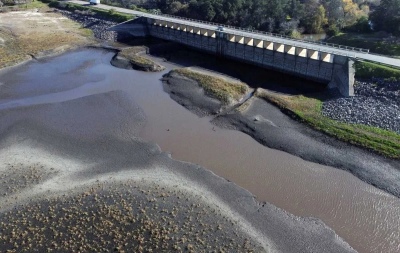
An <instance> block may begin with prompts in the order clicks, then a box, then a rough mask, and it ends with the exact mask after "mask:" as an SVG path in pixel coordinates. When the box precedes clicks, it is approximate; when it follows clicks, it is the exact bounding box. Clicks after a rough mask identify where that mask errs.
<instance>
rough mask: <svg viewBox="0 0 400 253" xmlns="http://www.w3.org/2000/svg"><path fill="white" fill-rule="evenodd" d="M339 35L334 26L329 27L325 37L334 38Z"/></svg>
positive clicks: (338, 30) (337, 29)
mask: <svg viewBox="0 0 400 253" xmlns="http://www.w3.org/2000/svg"><path fill="white" fill-rule="evenodd" d="M339 33H340V29H339V28H338V27H337V26H336V25H330V26H329V28H328V30H326V35H328V37H333V36H336V35H338V34H339Z"/></svg>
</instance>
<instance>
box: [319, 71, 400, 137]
mask: <svg viewBox="0 0 400 253" xmlns="http://www.w3.org/2000/svg"><path fill="white" fill-rule="evenodd" d="M354 92H355V96H354V97H347V98H334V99H331V100H328V101H326V102H324V104H323V107H322V109H323V110H322V113H323V114H324V115H325V116H328V117H330V118H332V119H335V120H339V121H343V122H346V123H355V124H364V125H368V126H374V127H380V128H382V129H386V130H391V131H395V132H398V133H400V82H390V81H385V80H383V79H376V78H375V79H371V80H369V81H356V83H355V85H354Z"/></svg>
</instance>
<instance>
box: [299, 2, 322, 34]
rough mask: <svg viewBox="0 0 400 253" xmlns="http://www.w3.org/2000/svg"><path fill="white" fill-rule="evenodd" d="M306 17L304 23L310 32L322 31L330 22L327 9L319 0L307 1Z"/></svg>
mask: <svg viewBox="0 0 400 253" xmlns="http://www.w3.org/2000/svg"><path fill="white" fill-rule="evenodd" d="M305 5H306V8H305V14H304V15H305V17H304V18H303V20H302V24H303V26H304V28H305V29H306V32H308V33H320V32H322V30H323V26H325V25H326V24H327V23H328V20H327V18H326V11H325V8H324V6H322V5H321V4H320V3H319V1H318V0H309V1H307V2H306V3H305Z"/></svg>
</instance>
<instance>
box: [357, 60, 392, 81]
mask: <svg viewBox="0 0 400 253" xmlns="http://www.w3.org/2000/svg"><path fill="white" fill-rule="evenodd" d="M354 67H355V69H356V78H372V77H380V78H387V79H390V80H391V81H397V80H399V81H400V69H398V68H393V67H388V66H384V65H381V64H377V63H373V62H366V61H362V62H361V61H357V62H356V63H355V65H354Z"/></svg>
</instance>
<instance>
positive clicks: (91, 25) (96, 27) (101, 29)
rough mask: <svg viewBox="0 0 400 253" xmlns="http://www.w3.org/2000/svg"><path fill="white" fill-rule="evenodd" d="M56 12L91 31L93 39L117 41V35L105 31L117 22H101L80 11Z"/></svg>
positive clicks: (101, 20)
mask: <svg viewBox="0 0 400 253" xmlns="http://www.w3.org/2000/svg"><path fill="white" fill-rule="evenodd" d="M56 11H57V12H59V13H61V14H62V15H64V16H66V17H68V18H69V19H72V20H74V21H76V22H78V23H80V24H81V25H82V26H83V27H84V28H87V29H90V30H92V31H93V34H94V37H95V38H97V39H100V40H107V41H117V33H116V32H113V31H107V28H109V27H110V26H113V25H116V24H118V23H117V22H113V21H108V20H103V19H99V18H95V17H93V16H91V15H88V14H87V13H82V12H80V11H75V12H70V11H66V10H59V9H56Z"/></svg>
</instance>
